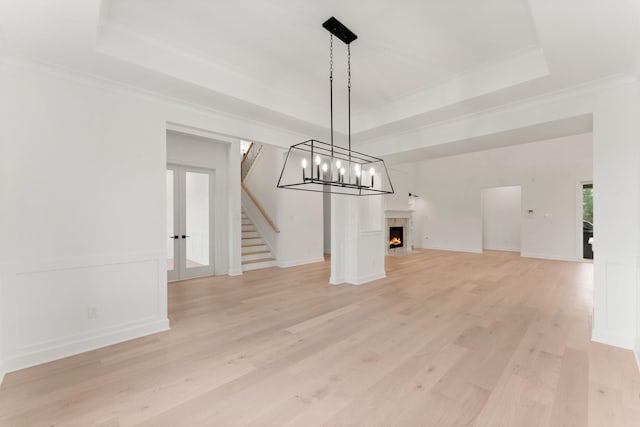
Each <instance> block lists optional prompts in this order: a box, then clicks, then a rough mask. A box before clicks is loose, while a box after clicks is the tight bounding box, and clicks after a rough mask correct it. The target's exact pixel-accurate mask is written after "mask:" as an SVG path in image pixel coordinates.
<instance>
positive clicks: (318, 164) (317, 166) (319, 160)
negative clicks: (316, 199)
mask: <svg viewBox="0 0 640 427" xmlns="http://www.w3.org/2000/svg"><path fill="white" fill-rule="evenodd" d="M321 161H322V160H321V159H320V156H316V174H317V176H318V179H320V162H321Z"/></svg>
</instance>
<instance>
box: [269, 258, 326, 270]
mask: <svg viewBox="0 0 640 427" xmlns="http://www.w3.org/2000/svg"><path fill="white" fill-rule="evenodd" d="M316 262H324V256H321V257H316V258H307V259H301V260H295V261H278V267H280V268H289V267H297V266H299V265H305V264H314V263H316Z"/></svg>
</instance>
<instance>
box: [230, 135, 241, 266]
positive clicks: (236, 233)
mask: <svg viewBox="0 0 640 427" xmlns="http://www.w3.org/2000/svg"><path fill="white" fill-rule="evenodd" d="M228 170H229V176H228V177H227V182H228V183H229V187H228V189H227V191H228V192H229V275H230V276H239V275H241V274H242V243H241V242H242V227H241V225H240V224H241V220H242V214H241V200H242V194H241V191H242V189H241V188H240V141H235V142H232V143H231V144H230V146H229V168H228Z"/></svg>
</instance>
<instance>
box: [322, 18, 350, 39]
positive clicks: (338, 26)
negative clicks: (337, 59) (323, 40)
mask: <svg viewBox="0 0 640 427" xmlns="http://www.w3.org/2000/svg"><path fill="white" fill-rule="evenodd" d="M322 26H323V27H324V28H326V29H327V30H328V31H329V32H330V33H331V34H333V35H334V36H336V37H337V38H339V39H340V40H342V41H343V42H345V43H346V44H350V43H351V42H352V41H354V40H355V39H357V38H358V36H356V35H355V34H353V33H352V32H351V30H350V29H348V28H347V27H345V26H344V25H342V23H341V22H340V21H338V20H337V19H336V18H334V17H333V16H332V17H331V18H329V19H327V20H326V21H325V22H324V24H322Z"/></svg>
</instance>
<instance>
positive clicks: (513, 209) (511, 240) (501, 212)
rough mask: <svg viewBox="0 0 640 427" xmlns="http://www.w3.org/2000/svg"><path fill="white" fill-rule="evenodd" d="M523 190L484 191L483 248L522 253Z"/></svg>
mask: <svg viewBox="0 0 640 427" xmlns="http://www.w3.org/2000/svg"><path fill="white" fill-rule="evenodd" d="M521 193H522V188H520V187H519V186H512V187H494V188H487V189H484V190H482V248H483V249H488V250H497V251H515V252H520V234H521V231H522V230H521V228H522V215H523V213H522V203H521V195H522V194H521Z"/></svg>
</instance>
